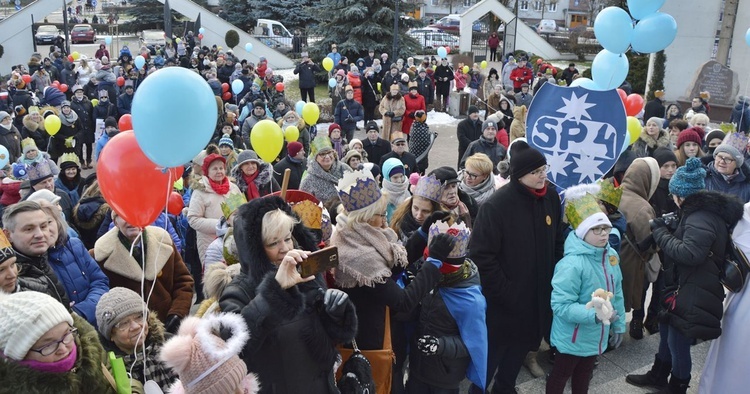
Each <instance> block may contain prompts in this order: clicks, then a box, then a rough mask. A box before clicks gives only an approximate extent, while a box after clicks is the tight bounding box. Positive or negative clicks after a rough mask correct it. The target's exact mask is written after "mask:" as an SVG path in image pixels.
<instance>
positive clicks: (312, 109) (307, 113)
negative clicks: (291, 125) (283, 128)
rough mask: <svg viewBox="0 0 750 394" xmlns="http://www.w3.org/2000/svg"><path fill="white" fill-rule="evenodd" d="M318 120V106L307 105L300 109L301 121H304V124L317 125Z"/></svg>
mask: <svg viewBox="0 0 750 394" xmlns="http://www.w3.org/2000/svg"><path fill="white" fill-rule="evenodd" d="M318 118H320V108H318V104H315V103H307V104H305V106H304V107H302V119H304V120H305V123H307V124H309V125H314V124H316V123H318Z"/></svg>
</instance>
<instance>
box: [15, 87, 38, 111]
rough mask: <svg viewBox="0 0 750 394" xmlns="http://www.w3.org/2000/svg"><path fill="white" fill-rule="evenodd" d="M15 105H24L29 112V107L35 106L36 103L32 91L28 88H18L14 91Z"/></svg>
mask: <svg viewBox="0 0 750 394" xmlns="http://www.w3.org/2000/svg"><path fill="white" fill-rule="evenodd" d="M13 105H23V107H24V108H25V109H26V111H27V112H28V110H29V107H33V106H35V105H36V103H35V102H34V98H33V97H32V96H31V93H29V92H28V91H27V90H16V92H15V93H13Z"/></svg>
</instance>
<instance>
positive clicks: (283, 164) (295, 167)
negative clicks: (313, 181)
mask: <svg viewBox="0 0 750 394" xmlns="http://www.w3.org/2000/svg"><path fill="white" fill-rule="evenodd" d="M287 168H288V169H290V170H292V172H291V174H289V189H292V190H296V189H299V184H300V182H302V175H304V173H305V171H306V170H307V163H306V162H305V160H300V161H299V163H295V162H293V161H292V160H291V159H290V158H289V156H287V157H285V158H283V159H281V160H280V161H279V162H278V163H276V164H274V165H273V178H274V179H275V180H276V183H278V184H279V185H280V184H282V183H283V182H284V171H285V170H286V169H287Z"/></svg>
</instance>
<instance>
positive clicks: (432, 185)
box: [414, 175, 443, 203]
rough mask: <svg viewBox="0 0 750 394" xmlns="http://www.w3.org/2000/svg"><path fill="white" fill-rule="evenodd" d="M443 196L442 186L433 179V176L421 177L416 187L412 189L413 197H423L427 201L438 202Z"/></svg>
mask: <svg viewBox="0 0 750 394" xmlns="http://www.w3.org/2000/svg"><path fill="white" fill-rule="evenodd" d="M442 194H443V185H441V184H440V181H439V180H438V179H437V178H435V175H430V176H423V177H421V178H419V181H417V186H416V188H415V189H414V195H415V196H420V197H424V198H426V199H428V200H432V201H435V202H438V203H439V202H440V197H441V196H442Z"/></svg>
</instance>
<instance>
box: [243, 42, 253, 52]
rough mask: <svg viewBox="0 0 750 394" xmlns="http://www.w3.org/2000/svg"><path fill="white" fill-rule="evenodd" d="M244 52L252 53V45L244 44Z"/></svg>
mask: <svg viewBox="0 0 750 394" xmlns="http://www.w3.org/2000/svg"><path fill="white" fill-rule="evenodd" d="M245 50H246V51H248V52H252V51H253V44H251V43H249V42H248V43H247V44H245Z"/></svg>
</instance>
